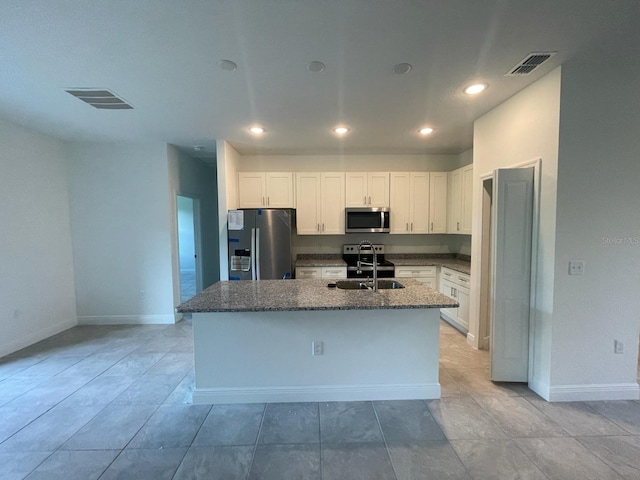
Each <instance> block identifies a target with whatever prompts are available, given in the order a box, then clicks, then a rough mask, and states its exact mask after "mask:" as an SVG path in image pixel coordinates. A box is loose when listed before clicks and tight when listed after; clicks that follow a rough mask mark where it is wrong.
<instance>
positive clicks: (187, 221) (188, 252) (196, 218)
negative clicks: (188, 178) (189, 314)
mask: <svg viewBox="0 0 640 480" xmlns="http://www.w3.org/2000/svg"><path fill="white" fill-rule="evenodd" d="M176 207H177V208H176V210H177V212H178V258H179V272H180V301H181V302H184V301H186V300H188V299H190V298H191V297H193V296H194V295H195V294H196V293H198V292H200V291H201V290H202V264H201V257H202V256H201V252H200V250H201V240H200V238H201V237H200V201H199V200H198V199H196V198H191V197H186V196H182V195H177V196H176Z"/></svg>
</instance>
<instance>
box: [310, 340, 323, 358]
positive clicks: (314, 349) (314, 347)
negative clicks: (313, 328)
mask: <svg viewBox="0 0 640 480" xmlns="http://www.w3.org/2000/svg"><path fill="white" fill-rule="evenodd" d="M323 353H324V345H323V344H322V340H314V341H313V342H311V355H322V354H323Z"/></svg>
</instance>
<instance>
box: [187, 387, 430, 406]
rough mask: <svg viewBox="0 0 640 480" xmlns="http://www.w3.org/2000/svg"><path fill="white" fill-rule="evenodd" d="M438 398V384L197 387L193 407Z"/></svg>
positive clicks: (194, 392)
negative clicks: (220, 404)
mask: <svg viewBox="0 0 640 480" xmlns="http://www.w3.org/2000/svg"><path fill="white" fill-rule="evenodd" d="M436 398H440V384H439V383H433V384H428V383H427V384H415V385H413V384H411V385H404V384H402V385H354V386H349V385H312V386H304V387H237V388H197V387H196V389H195V390H194V391H193V403H194V404H195V405H209V404H212V403H269V402H350V401H372V400H427V399H436Z"/></svg>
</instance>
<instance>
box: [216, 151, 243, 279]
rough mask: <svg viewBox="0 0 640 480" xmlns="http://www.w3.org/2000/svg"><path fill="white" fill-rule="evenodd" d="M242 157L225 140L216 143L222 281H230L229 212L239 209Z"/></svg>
mask: <svg viewBox="0 0 640 480" xmlns="http://www.w3.org/2000/svg"><path fill="white" fill-rule="evenodd" d="M240 162H241V155H240V154H239V153H238V152H237V151H236V150H235V149H234V148H233V147H232V146H231V145H229V143H228V142H226V141H224V140H219V141H218V142H217V143H216V166H217V178H218V239H219V250H220V280H229V255H228V246H227V243H228V239H227V211H229V210H235V209H236V208H238V184H237V178H236V175H237V172H238V171H239V170H238V168H239V165H240Z"/></svg>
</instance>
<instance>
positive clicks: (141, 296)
mask: <svg viewBox="0 0 640 480" xmlns="http://www.w3.org/2000/svg"><path fill="white" fill-rule="evenodd" d="M140 298H144V290H140Z"/></svg>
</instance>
